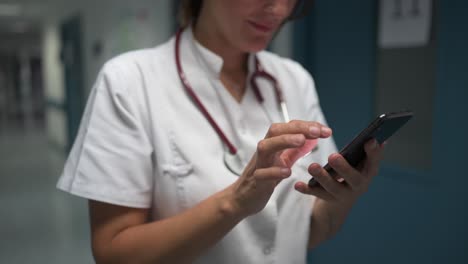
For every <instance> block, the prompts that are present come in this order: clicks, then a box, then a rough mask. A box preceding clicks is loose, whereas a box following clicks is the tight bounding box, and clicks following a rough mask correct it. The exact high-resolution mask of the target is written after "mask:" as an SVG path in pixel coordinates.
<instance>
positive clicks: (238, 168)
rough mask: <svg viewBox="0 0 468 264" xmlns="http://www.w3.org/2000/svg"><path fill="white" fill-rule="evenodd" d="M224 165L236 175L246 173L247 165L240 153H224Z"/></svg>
mask: <svg viewBox="0 0 468 264" xmlns="http://www.w3.org/2000/svg"><path fill="white" fill-rule="evenodd" d="M224 165H226V168H228V169H229V170H230V171H231V172H232V173H234V174H235V175H238V176H239V175H241V174H242V172H243V171H244V168H245V164H244V162H243V161H242V158H241V157H240V155H239V152H237V153H236V154H232V153H231V152H229V151H228V150H226V151H224Z"/></svg>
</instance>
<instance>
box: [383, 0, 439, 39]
mask: <svg viewBox="0 0 468 264" xmlns="http://www.w3.org/2000/svg"><path fill="white" fill-rule="evenodd" d="M431 13H432V0H380V10H379V35H378V45H379V47H381V48H406V47H418V46H424V45H426V44H427V43H428V42H429V38H430V30H431V17H432V16H431Z"/></svg>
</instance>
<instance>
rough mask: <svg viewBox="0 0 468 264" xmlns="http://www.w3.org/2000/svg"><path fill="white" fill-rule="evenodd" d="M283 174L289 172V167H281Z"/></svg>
mask: <svg viewBox="0 0 468 264" xmlns="http://www.w3.org/2000/svg"><path fill="white" fill-rule="evenodd" d="M281 173H282V174H289V168H281Z"/></svg>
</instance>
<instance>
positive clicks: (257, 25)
mask: <svg viewBox="0 0 468 264" xmlns="http://www.w3.org/2000/svg"><path fill="white" fill-rule="evenodd" d="M249 24H250V25H251V26H252V27H253V28H255V29H256V30H258V31H260V32H262V33H270V32H272V31H273V30H274V29H275V26H273V25H269V24H264V23H258V22H253V21H249Z"/></svg>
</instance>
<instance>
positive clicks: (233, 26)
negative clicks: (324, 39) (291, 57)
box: [197, 0, 297, 52]
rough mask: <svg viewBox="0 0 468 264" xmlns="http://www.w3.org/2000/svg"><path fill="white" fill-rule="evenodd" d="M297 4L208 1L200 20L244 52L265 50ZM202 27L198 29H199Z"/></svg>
mask: <svg viewBox="0 0 468 264" xmlns="http://www.w3.org/2000/svg"><path fill="white" fill-rule="evenodd" d="M296 2H297V0H204V3H203V10H202V12H201V14H200V15H201V16H203V17H200V18H199V19H200V20H202V19H205V20H206V21H209V23H205V25H209V27H211V28H206V29H204V30H207V31H208V32H210V31H211V33H215V34H216V35H217V36H219V37H221V38H223V41H225V42H227V43H229V44H230V45H232V46H233V47H234V48H236V49H238V50H240V51H242V52H256V51H259V50H262V49H265V48H266V47H267V45H268V43H269V42H270V40H271V39H272V37H273V36H274V34H275V32H276V31H278V30H279V28H280V27H281V25H282V24H283V22H284V21H285V20H286V19H287V18H288V17H289V15H290V14H291V12H292V11H293V9H294V7H295V5H296ZM200 20H199V21H200ZM197 26H198V25H197Z"/></svg>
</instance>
